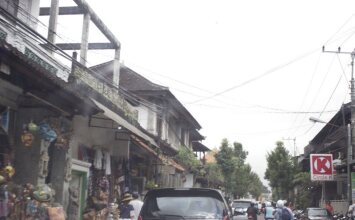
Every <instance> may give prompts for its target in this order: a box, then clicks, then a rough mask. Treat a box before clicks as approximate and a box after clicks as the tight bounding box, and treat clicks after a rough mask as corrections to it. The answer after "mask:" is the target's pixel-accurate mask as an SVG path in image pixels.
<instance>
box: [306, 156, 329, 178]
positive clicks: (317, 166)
mask: <svg viewBox="0 0 355 220" xmlns="http://www.w3.org/2000/svg"><path fill="white" fill-rule="evenodd" d="M310 162H311V164H310V165H311V180H315V181H319V180H333V155H332V154H311V155H310Z"/></svg>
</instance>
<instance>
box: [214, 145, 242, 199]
mask: <svg viewBox="0 0 355 220" xmlns="http://www.w3.org/2000/svg"><path fill="white" fill-rule="evenodd" d="M215 158H216V161H217V164H218V165H219V166H220V168H221V171H222V174H223V177H224V180H225V187H226V191H227V193H232V192H233V188H234V185H233V174H234V171H235V167H236V165H237V160H236V158H235V157H234V153H233V149H232V148H231V147H230V146H229V142H228V140H227V139H223V140H222V143H221V147H220V150H219V151H218V153H217V154H216V155H215Z"/></svg>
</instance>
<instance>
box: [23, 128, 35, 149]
mask: <svg viewBox="0 0 355 220" xmlns="http://www.w3.org/2000/svg"><path fill="white" fill-rule="evenodd" d="M34 139H35V137H34V136H33V134H31V133H30V132H26V131H25V132H24V133H23V134H22V135H21V141H22V143H23V144H24V145H25V147H31V146H32V143H33V141H34Z"/></svg>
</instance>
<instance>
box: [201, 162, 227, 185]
mask: <svg viewBox="0 0 355 220" xmlns="http://www.w3.org/2000/svg"><path fill="white" fill-rule="evenodd" d="M205 169H206V173H207V178H208V180H209V181H211V182H214V183H217V182H222V181H224V178H223V174H222V171H221V169H220V167H219V166H218V164H215V163H210V164H207V165H206V168H205Z"/></svg>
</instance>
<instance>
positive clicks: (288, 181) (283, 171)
mask: <svg viewBox="0 0 355 220" xmlns="http://www.w3.org/2000/svg"><path fill="white" fill-rule="evenodd" d="M266 160H267V169H266V171H265V179H267V180H269V182H270V186H271V187H272V189H273V191H272V192H273V197H274V199H287V198H288V195H289V191H290V190H292V189H293V175H294V173H295V166H294V162H293V160H292V158H291V156H290V154H289V152H288V151H287V150H286V148H285V147H284V144H283V142H281V141H279V142H276V148H275V149H274V151H272V152H271V153H268V154H267V157H266Z"/></svg>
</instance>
